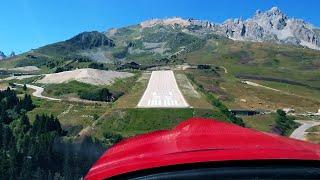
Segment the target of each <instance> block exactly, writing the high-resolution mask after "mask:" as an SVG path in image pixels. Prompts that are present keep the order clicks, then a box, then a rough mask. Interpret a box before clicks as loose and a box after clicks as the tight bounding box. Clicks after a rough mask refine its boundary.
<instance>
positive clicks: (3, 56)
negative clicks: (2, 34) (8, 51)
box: [0, 51, 6, 60]
mask: <svg viewBox="0 0 320 180" xmlns="http://www.w3.org/2000/svg"><path fill="white" fill-rule="evenodd" d="M4 58H6V55H5V54H4V53H3V52H2V51H0V60H2V59H4Z"/></svg>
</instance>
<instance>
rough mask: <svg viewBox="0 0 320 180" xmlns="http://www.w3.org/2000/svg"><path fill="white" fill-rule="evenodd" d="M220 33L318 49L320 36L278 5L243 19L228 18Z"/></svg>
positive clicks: (239, 38) (251, 39)
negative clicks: (288, 14)
mask: <svg viewBox="0 0 320 180" xmlns="http://www.w3.org/2000/svg"><path fill="white" fill-rule="evenodd" d="M220 27H221V29H220V30H221V32H220V33H221V34H222V35H225V36H227V37H229V38H231V39H234V40H244V41H255V42H264V41H269V42H270V41H271V42H276V43H288V44H294V45H302V46H306V47H309V48H312V49H318V50H319V49H320V36H319V34H318V33H317V32H316V31H315V30H314V29H313V26H312V25H310V24H307V23H305V22H304V21H303V20H298V19H294V18H289V17H288V16H287V15H286V14H284V13H283V12H282V11H281V10H280V9H279V8H278V7H272V8H271V9H269V10H267V11H265V12H262V11H260V10H258V11H256V13H255V15H254V16H253V17H252V18H249V19H247V20H245V21H242V20H241V19H229V20H227V21H225V22H224V23H223V24H221V26H220Z"/></svg>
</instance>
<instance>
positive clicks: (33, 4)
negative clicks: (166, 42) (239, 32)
mask: <svg viewBox="0 0 320 180" xmlns="http://www.w3.org/2000/svg"><path fill="white" fill-rule="evenodd" d="M273 6H278V7H279V8H280V9H281V10H282V11H283V12H285V13H286V14H287V15H289V16H291V17H296V18H301V19H305V20H306V21H308V22H311V23H312V24H314V25H315V26H317V27H320V13H319V7H320V1H318V0H300V1H297V0H241V1H240V0H238V1H237V0H229V1H221V0H220V1H218V0H217V1H214V0H157V1H154V0H113V1H111V0H3V1H1V10H0V20H1V22H0V51H4V52H5V53H6V54H8V53H10V52H11V51H15V52H16V53H22V52H25V51H28V50H30V49H31V48H37V47H40V46H43V45H46V44H49V43H54V42H57V41H61V40H65V39H68V38H70V37H72V36H74V35H76V34H78V33H80V32H83V31H92V30H98V31H105V30H107V29H108V28H111V27H122V26H126V25H131V24H137V23H139V22H141V21H143V20H147V19H150V18H164V17H172V16H181V17H184V18H189V17H192V18H196V19H204V20H210V21H213V22H218V23H220V22H223V21H224V20H226V19H227V18H235V17H242V18H248V17H250V16H252V15H253V14H254V13H255V11H256V10H257V9H260V10H267V9H269V8H271V7H273Z"/></svg>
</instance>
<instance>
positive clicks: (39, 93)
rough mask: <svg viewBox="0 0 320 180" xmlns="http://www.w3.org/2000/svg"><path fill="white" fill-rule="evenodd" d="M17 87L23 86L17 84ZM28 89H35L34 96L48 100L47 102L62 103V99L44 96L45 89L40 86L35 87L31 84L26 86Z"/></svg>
mask: <svg viewBox="0 0 320 180" xmlns="http://www.w3.org/2000/svg"><path fill="white" fill-rule="evenodd" d="M15 85H17V86H23V84H18V83H15ZM26 86H27V88H30V89H33V90H35V91H34V92H33V93H32V95H33V96H35V97H38V98H42V99H47V100H51V101H61V99H57V98H52V97H48V96H43V95H42V93H43V91H44V89H43V87H39V86H35V85H31V84H26Z"/></svg>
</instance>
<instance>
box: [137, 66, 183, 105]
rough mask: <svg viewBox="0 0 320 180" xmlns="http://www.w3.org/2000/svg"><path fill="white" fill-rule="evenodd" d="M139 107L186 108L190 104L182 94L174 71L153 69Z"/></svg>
mask: <svg viewBox="0 0 320 180" xmlns="http://www.w3.org/2000/svg"><path fill="white" fill-rule="evenodd" d="M137 107H139V108H185V107H189V104H188V103H187V102H186V100H185V99H184V97H183V95H182V94H181V92H180V90H179V88H178V85H177V82H176V79H175V77H174V74H173V71H153V72H152V74H151V77H150V80H149V83H148V86H147V89H146V90H145V92H144V94H143V96H142V97H141V99H140V101H139V103H138V105H137Z"/></svg>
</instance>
